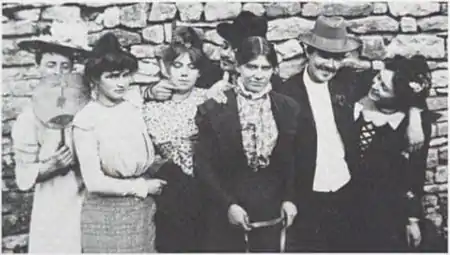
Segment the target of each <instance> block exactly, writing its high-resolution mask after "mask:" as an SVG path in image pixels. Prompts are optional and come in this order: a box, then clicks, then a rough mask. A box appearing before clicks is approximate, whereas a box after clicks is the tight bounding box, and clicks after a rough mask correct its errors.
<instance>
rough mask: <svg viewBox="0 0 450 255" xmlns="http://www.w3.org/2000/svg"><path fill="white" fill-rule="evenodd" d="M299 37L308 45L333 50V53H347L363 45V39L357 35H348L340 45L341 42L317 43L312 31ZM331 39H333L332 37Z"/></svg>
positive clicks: (328, 50)
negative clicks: (356, 36)
mask: <svg viewBox="0 0 450 255" xmlns="http://www.w3.org/2000/svg"><path fill="white" fill-rule="evenodd" d="M298 39H299V40H300V41H301V42H303V43H305V44H307V45H310V46H312V47H314V48H317V49H319V50H323V51H327V52H332V53H346V52H350V51H354V50H356V49H358V48H359V47H361V45H362V42H361V40H359V39H358V38H355V37H347V41H346V43H345V44H344V45H342V46H340V47H339V46H338V45H339V43H329V44H328V45H325V44H319V43H316V42H314V40H313V34H312V33H307V34H301V35H300V36H299V37H298ZM330 41H332V39H330Z"/></svg>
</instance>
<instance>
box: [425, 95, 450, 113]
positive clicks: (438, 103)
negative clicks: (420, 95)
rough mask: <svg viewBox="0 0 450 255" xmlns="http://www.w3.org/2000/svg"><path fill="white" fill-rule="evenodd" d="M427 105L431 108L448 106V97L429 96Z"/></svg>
mask: <svg viewBox="0 0 450 255" xmlns="http://www.w3.org/2000/svg"><path fill="white" fill-rule="evenodd" d="M427 105H428V108H429V109H430V110H441V109H446V108H447V98H446V97H429V98H427Z"/></svg>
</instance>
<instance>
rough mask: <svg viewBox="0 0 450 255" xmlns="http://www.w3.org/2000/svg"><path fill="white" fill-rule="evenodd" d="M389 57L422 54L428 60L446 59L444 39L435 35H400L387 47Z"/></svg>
mask: <svg viewBox="0 0 450 255" xmlns="http://www.w3.org/2000/svg"><path fill="white" fill-rule="evenodd" d="M387 51H388V55H387V56H389V57H390V56H393V55H395V54H399V55H403V56H408V57H410V56H412V55H414V54H422V55H424V56H425V57H426V58H445V57H446V53H445V46H444V39H443V38H439V37H437V36H433V35H422V34H419V35H402V34H399V35H397V36H396V37H394V39H392V41H391V43H390V44H389V45H388V47H387Z"/></svg>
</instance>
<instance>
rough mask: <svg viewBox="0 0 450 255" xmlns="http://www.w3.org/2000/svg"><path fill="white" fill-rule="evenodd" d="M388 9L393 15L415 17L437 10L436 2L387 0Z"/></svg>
mask: <svg viewBox="0 0 450 255" xmlns="http://www.w3.org/2000/svg"><path fill="white" fill-rule="evenodd" d="M388 5H389V11H390V13H391V14H392V15H394V16H405V15H411V16H415V17H420V16H426V15H429V14H433V13H436V12H439V10H440V6H439V3H438V2H415V3H413V2H404V1H398V2H393V1H391V2H389V3H388Z"/></svg>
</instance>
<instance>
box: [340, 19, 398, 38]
mask: <svg viewBox="0 0 450 255" xmlns="http://www.w3.org/2000/svg"><path fill="white" fill-rule="evenodd" d="M398 26H399V24H398V22H397V21H396V20H395V19H393V18H391V17H389V16H372V17H366V18H362V19H353V20H349V29H350V31H352V32H353V33H359V34H365V33H370V32H395V31H398Z"/></svg>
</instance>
